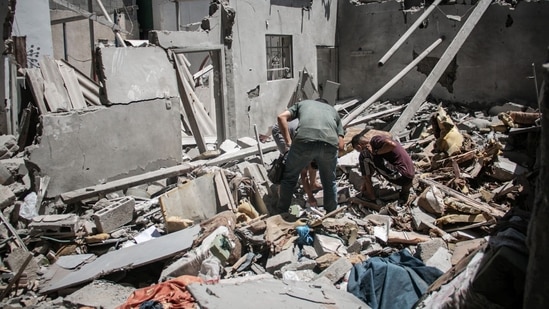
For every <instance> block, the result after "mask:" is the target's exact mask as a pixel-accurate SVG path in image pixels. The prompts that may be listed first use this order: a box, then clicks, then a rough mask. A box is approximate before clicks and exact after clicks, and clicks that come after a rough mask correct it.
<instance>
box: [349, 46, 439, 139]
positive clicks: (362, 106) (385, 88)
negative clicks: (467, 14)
mask: <svg viewBox="0 0 549 309" xmlns="http://www.w3.org/2000/svg"><path fill="white" fill-rule="evenodd" d="M442 40H443V38H442V37H441V38H438V39H437V40H435V41H434V42H433V43H432V44H431V45H429V47H427V48H426V49H425V50H424V51H423V52H422V53H421V54H419V55H418V56H417V57H416V58H415V59H414V60H412V62H410V63H409V64H408V65H407V66H406V67H405V68H404V69H402V70H401V71H400V72H398V74H397V75H395V76H394V77H393V78H392V79H391V80H390V81H389V82H387V84H385V85H384V86H383V87H381V88H380V89H379V90H378V91H376V93H374V94H373V95H372V96H371V97H370V98H369V99H368V100H366V101H365V102H364V103H362V104H360V106H358V107H357V108H355V109H354V110H353V111H352V112H351V113H350V114H348V115H346V116H345V117H344V118H343V119H341V123H342V124H343V128H346V127H347V125H348V124H349V123H350V122H351V121H352V120H353V119H354V118H356V117H357V116H358V115H359V114H360V113H362V111H364V110H365V109H366V108H368V106H370V105H371V104H372V103H374V102H375V101H377V100H378V99H379V98H380V97H381V96H382V95H383V94H384V93H386V92H387V91H388V90H389V89H391V87H393V86H394V85H396V83H397V82H398V81H399V80H400V79H402V78H403V77H404V76H405V75H406V74H408V72H410V71H411V70H412V68H414V67H415V66H416V65H418V64H419V62H420V61H422V60H423V59H424V58H425V57H427V55H429V54H430V53H431V52H432V51H433V50H434V49H435V48H436V47H437V46H438V45H440V43H442Z"/></svg>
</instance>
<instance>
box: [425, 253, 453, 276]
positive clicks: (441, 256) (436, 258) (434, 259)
mask: <svg viewBox="0 0 549 309" xmlns="http://www.w3.org/2000/svg"><path fill="white" fill-rule="evenodd" d="M451 259H452V254H451V253H450V252H449V251H448V249H446V248H443V247H439V248H438V250H437V251H436V252H435V254H433V256H431V257H430V258H429V259H427V260H426V261H425V265H427V266H432V267H436V268H438V269H440V270H441V271H442V272H447V271H448V270H450V268H452V262H451V261H450V260H451Z"/></svg>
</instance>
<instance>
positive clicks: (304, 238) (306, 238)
mask: <svg viewBox="0 0 549 309" xmlns="http://www.w3.org/2000/svg"><path fill="white" fill-rule="evenodd" d="M295 230H296V232H297V236H298V237H299V238H298V239H297V244H298V245H308V246H312V245H313V241H314V240H313V237H312V236H311V234H309V231H310V229H309V226H308V225H300V226H297V227H296V228H295Z"/></svg>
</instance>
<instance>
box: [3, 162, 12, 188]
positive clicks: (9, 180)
mask: <svg viewBox="0 0 549 309" xmlns="http://www.w3.org/2000/svg"><path fill="white" fill-rule="evenodd" d="M12 182H13V175H12V174H11V172H10V171H9V169H8V168H7V167H6V166H5V165H4V164H3V163H2V162H0V185H9V184H10V183H12Z"/></svg>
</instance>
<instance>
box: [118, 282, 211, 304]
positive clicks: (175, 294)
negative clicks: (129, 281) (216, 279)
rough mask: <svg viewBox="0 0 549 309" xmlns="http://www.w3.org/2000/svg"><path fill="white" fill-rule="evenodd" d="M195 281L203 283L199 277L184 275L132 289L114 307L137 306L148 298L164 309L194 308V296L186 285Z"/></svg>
mask: <svg viewBox="0 0 549 309" xmlns="http://www.w3.org/2000/svg"><path fill="white" fill-rule="evenodd" d="M195 282H197V283H204V281H203V280H202V279H201V278H199V277H195V276H187V275H184V276H179V277H177V278H174V279H171V280H168V281H165V282H162V283H159V284H155V285H151V286H148V287H145V288H141V289H137V290H135V291H133V293H132V294H131V295H130V297H128V300H126V302H125V303H124V304H122V305H120V306H118V307H116V308H117V309H134V308H139V305H141V304H142V303H144V302H146V301H148V300H156V301H158V302H160V303H162V305H163V306H164V308H165V309H166V308H170V309H187V308H196V307H197V306H196V303H195V300H194V298H193V297H192V295H191V293H189V291H187V285H189V284H191V283H195Z"/></svg>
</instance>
